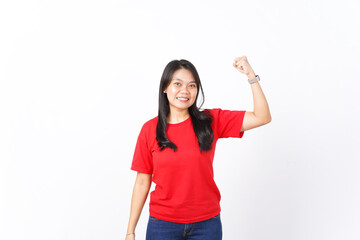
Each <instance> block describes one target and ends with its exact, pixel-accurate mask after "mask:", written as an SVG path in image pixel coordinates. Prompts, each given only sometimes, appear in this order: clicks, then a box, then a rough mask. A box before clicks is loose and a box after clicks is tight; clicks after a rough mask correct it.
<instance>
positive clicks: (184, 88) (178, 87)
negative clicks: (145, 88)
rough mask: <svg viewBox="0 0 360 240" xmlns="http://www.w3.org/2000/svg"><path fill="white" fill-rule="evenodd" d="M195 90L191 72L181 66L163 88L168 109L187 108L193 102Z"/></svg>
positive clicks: (180, 109)
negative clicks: (167, 101)
mask: <svg viewBox="0 0 360 240" xmlns="http://www.w3.org/2000/svg"><path fill="white" fill-rule="evenodd" d="M197 91H198V86H197V84H196V82H195V79H194V77H193V75H192V73H191V72H190V71H189V70H186V69H183V68H181V69H178V70H176V71H175V72H174V74H173V76H172V79H171V81H170V83H169V85H168V86H167V88H166V89H165V92H166V95H167V98H168V100H169V105H170V111H183V110H187V109H188V108H189V107H191V106H192V105H193V104H194V102H195V98H196V94H197Z"/></svg>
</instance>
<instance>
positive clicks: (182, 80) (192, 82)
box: [173, 78, 196, 83]
mask: <svg viewBox="0 0 360 240" xmlns="http://www.w3.org/2000/svg"><path fill="white" fill-rule="evenodd" d="M176 80H178V81H182V82H183V80H181V79H180V78H174V79H173V81H176ZM189 83H196V81H191V82H189Z"/></svg>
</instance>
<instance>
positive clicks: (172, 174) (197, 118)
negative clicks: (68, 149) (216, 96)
mask: <svg viewBox="0 0 360 240" xmlns="http://www.w3.org/2000/svg"><path fill="white" fill-rule="evenodd" d="M233 66H234V67H235V68H236V69H238V70H239V71H240V72H241V73H243V74H245V75H246V76H247V78H248V79H249V83H250V84H251V89H252V93H253V98H254V111H253V112H246V111H237V110H236V111H230V110H222V109H220V108H214V109H205V110H203V111H200V109H199V108H201V106H202V104H203V101H204V93H203V90H202V86H201V82H200V78H199V75H198V73H197V71H196V69H195V67H194V65H193V64H192V63H190V62H189V61H187V60H184V59H182V60H180V61H178V60H174V61H171V62H170V63H168V65H167V66H166V67H165V69H164V72H163V75H162V78H161V81H160V88H159V112H158V116H156V117H155V118H153V119H151V120H149V121H147V122H146V123H145V124H144V125H143V126H142V129H141V131H140V134H139V136H138V139H137V143H136V147H135V152H134V157H133V161H132V166H131V169H132V170H134V171H137V177H136V181H135V185H134V190H133V195H132V200H131V211H130V219H129V225H128V229H127V235H126V240H133V239H135V227H136V225H137V222H138V220H139V217H140V214H141V211H142V208H143V206H144V203H145V201H146V198H147V195H148V193H149V189H150V187H151V182H152V181H153V182H154V183H155V184H156V187H155V190H154V191H152V192H151V194H150V216H149V220H148V225H147V232H146V239H147V240H162V239H164V240H177V239H179V240H180V239H194V240H195V239H196V240H202V239H204V240H205V239H206V240H219V239H222V224H221V219H220V192H219V190H218V188H217V186H216V184H215V182H214V174H213V165H212V163H213V158H214V153H215V146H216V142H217V140H218V139H219V138H228V137H237V138H241V137H242V136H243V134H244V131H246V130H249V129H252V128H256V127H259V126H261V125H264V124H267V123H269V122H270V121H271V115H270V111H269V107H268V104H267V101H266V98H265V96H264V94H263V92H262V90H261V87H260V84H259V82H258V81H259V77H258V76H257V75H255V72H254V70H253V69H252V68H251V66H250V64H249V62H248V60H247V58H246V57H245V56H243V57H239V58H236V59H235V60H234V63H233ZM200 90H201V92H202V99H203V101H202V104H201V105H200V107H197V106H196V100H197V97H198V95H199V91H200Z"/></svg>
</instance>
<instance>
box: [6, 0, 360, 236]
mask: <svg viewBox="0 0 360 240" xmlns="http://www.w3.org/2000/svg"><path fill="white" fill-rule="evenodd" d="M359 7H360V4H359V2H358V1H355V0H354V1H350V0H344V1H341V2H337V1H336V2H335V1H325V0H323V1H314V0H306V1H286V0H277V1H265V0H262V1H222V2H221V4H220V3H219V2H218V1H198V2H195V1H187V0H184V1H176V2H172V1H85V0H83V1H81V0H66V1H44V0H37V1H36V0H33V1H25V0H23V1H10V0H5V1H1V3H0V27H1V28H0V34H1V37H0V51H1V53H0V78H1V82H0V115H1V116H0V159H1V161H0V194H1V195H0V239H1V240H22V239H24V240H35V239H36V240H79V239H86V240H95V239H96V240H98V239H114V240H115V239H124V235H125V233H126V229H127V224H128V218H129V212H130V201H131V193H132V188H133V184H134V181H135V176H136V173H135V172H133V171H131V170H130V166H131V161H132V156H133V151H134V148H135V143H136V139H137V136H138V134H139V131H140V129H141V126H142V124H143V123H144V122H145V121H147V120H149V119H150V118H152V117H154V116H156V115H157V104H158V87H159V82H160V77H161V74H162V71H163V69H164V67H165V66H166V64H167V63H168V62H169V61H171V60H173V59H181V58H184V59H187V60H189V61H191V62H192V63H193V64H194V65H195V66H196V68H197V70H198V72H199V74H200V78H201V80H202V84H203V87H204V92H205V104H204V106H203V107H204V108H216V107H219V108H222V109H230V110H247V111H252V110H253V99H252V93H251V87H250V85H249V84H248V83H247V79H246V77H245V75H243V74H241V73H240V72H239V71H237V70H236V69H234V68H233V66H232V63H233V60H234V58H236V57H240V56H247V57H248V60H249V62H250V64H251V66H252V67H253V69H254V70H255V73H256V74H258V75H259V76H260V77H261V82H260V84H261V87H262V89H263V91H264V93H265V96H266V98H267V100H268V103H269V106H270V110H271V114H272V122H271V123H270V124H268V125H265V126H263V127H260V128H256V129H252V130H249V131H247V132H245V134H244V137H243V138H242V139H234V138H228V139H220V140H219V141H218V144H217V149H216V155H215V160H214V171H215V180H216V182H217V184H218V187H219V189H220V192H221V194H222V200H221V206H222V212H221V218H222V223H223V236H224V239H225V240H233V239H247V240H260V239H267V240H288V239H292V240H318V239H327V240H338V239H347V240H353V239H354V240H355V239H359V238H360V229H359V226H360V207H359V202H360V177H359V175H358V174H359V172H360V164H359V160H360V157H359V150H358V148H359V146H360V145H359V143H360V141H359V133H360V131H359V130H360V129H359V124H358V123H359V121H360V111H359V100H360V97H359V87H360V84H359V76H360V68H359V66H358V65H359V55H360V47H359V42H360V37H359V30H358V29H360V18H359V16H358V12H359ZM153 187H154V185H153V186H152V189H153ZM148 201H149V198H148V200H147V202H146V204H145V206H144V209H143V212H142V215H141V218H140V220H139V223H138V226H137V229H136V234H137V239H144V238H145V232H146V224H147V220H148V214H149V213H148Z"/></svg>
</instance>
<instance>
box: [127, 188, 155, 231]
mask: <svg viewBox="0 0 360 240" xmlns="http://www.w3.org/2000/svg"><path fill="white" fill-rule="evenodd" d="M149 190H150V186H145V185H141V184H138V183H135V185H134V190H133V194H132V198H131V208H130V218H129V224H128V229H127V233H134V232H135V228H136V225H137V223H138V221H139V218H140V214H141V211H142V209H143V207H144V204H145V201H146V198H147V196H148V193H149Z"/></svg>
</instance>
